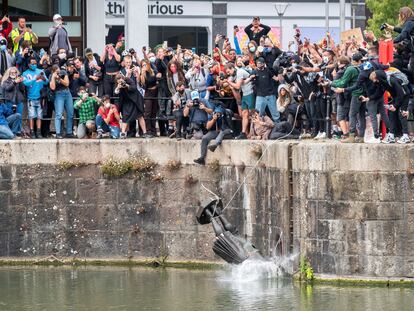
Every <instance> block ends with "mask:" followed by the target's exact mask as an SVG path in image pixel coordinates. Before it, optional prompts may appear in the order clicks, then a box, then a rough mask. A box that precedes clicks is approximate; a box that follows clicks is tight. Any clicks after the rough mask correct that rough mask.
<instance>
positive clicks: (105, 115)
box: [95, 95, 121, 139]
mask: <svg viewBox="0 0 414 311" xmlns="http://www.w3.org/2000/svg"><path fill="white" fill-rule="evenodd" d="M120 120H121V117H120V116H119V112H118V107H117V106H116V105H114V104H112V103H111V98H110V97H109V95H104V96H103V97H102V106H101V107H99V110H98V114H97V115H96V121H95V122H96V126H97V127H98V136H97V138H98V139H100V138H102V134H103V133H108V132H109V133H110V137H111V138H114V139H117V138H119V134H120V133H121V129H120V125H119V121H120Z"/></svg>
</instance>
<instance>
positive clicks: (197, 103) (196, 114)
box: [183, 91, 214, 139]
mask: <svg viewBox="0 0 414 311" xmlns="http://www.w3.org/2000/svg"><path fill="white" fill-rule="evenodd" d="M190 96H191V99H190V100H189V101H187V104H186V105H185V107H184V109H183V116H184V117H188V118H189V123H190V128H189V130H188V132H189V133H188V136H187V137H189V138H190V137H191V138H194V139H201V138H202V137H203V135H204V134H205V133H206V132H207V130H206V124H207V121H208V115H209V114H211V113H212V112H213V111H214V105H213V104H211V103H210V102H209V101H208V100H206V99H204V98H200V93H199V92H198V91H192V92H191V95H190Z"/></svg>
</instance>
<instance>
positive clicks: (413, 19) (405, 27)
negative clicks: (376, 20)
mask: <svg viewBox="0 0 414 311" xmlns="http://www.w3.org/2000/svg"><path fill="white" fill-rule="evenodd" d="M398 21H399V24H400V25H401V27H398V26H393V25H390V24H386V26H387V29H389V30H393V31H395V32H398V33H399V35H398V36H397V37H396V38H395V39H394V43H399V42H401V41H404V40H409V39H410V38H411V36H412V35H413V33H414V12H413V10H412V9H411V8H409V7H406V6H405V7H402V8H401V9H400V11H399V14H398Z"/></svg>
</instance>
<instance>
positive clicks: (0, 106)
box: [0, 103, 22, 139]
mask: <svg viewBox="0 0 414 311" xmlns="http://www.w3.org/2000/svg"><path fill="white" fill-rule="evenodd" d="M21 128H22V116H21V114H20V113H13V110H12V109H11V108H10V107H9V106H8V105H6V104H4V103H0V139H13V138H14V137H15V135H18V134H20V131H21Z"/></svg>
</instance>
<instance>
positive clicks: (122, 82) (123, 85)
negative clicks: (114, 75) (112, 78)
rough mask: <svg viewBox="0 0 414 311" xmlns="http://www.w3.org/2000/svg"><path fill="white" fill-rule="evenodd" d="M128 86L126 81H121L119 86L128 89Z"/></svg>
mask: <svg viewBox="0 0 414 311" xmlns="http://www.w3.org/2000/svg"><path fill="white" fill-rule="evenodd" d="M126 85H127V83H126V82H125V80H121V81H120V82H119V86H120V87H121V88H124V87H126Z"/></svg>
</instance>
